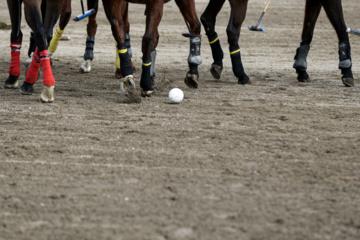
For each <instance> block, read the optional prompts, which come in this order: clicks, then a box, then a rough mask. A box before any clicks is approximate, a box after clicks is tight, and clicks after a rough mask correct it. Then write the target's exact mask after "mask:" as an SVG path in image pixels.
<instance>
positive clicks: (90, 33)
mask: <svg viewBox="0 0 360 240" xmlns="http://www.w3.org/2000/svg"><path fill="white" fill-rule="evenodd" d="M87 6H88V9H95V13H94V14H91V15H90V16H89V19H88V23H87V27H86V31H87V37H86V43H85V46H86V47H85V52H84V62H83V63H82V65H81V67H80V72H81V73H88V72H90V71H91V61H92V60H93V59H94V44H95V34H96V30H97V23H96V15H97V12H98V9H99V1H98V0H87Z"/></svg>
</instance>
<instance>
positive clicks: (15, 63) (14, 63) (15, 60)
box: [9, 43, 21, 77]
mask: <svg viewBox="0 0 360 240" xmlns="http://www.w3.org/2000/svg"><path fill="white" fill-rule="evenodd" d="M10 47H11V65H10V68H9V74H10V75H13V76H16V77H18V76H20V72H21V71H20V49H21V43H11V44H10Z"/></svg>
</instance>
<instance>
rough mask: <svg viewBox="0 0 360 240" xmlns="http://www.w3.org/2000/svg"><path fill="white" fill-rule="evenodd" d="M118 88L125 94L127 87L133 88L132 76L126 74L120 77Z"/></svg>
mask: <svg viewBox="0 0 360 240" xmlns="http://www.w3.org/2000/svg"><path fill="white" fill-rule="evenodd" d="M120 81H121V82H120V90H121V92H122V93H124V94H126V89H127V88H133V89H135V82H134V76H133V75H128V76H126V77H124V78H122V79H120Z"/></svg>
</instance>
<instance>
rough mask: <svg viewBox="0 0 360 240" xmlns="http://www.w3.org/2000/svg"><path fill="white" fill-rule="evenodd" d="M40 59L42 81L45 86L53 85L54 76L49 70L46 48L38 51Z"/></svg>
mask: <svg viewBox="0 0 360 240" xmlns="http://www.w3.org/2000/svg"><path fill="white" fill-rule="evenodd" d="M40 61H41V66H42V70H43V83H44V85H45V86H54V85H55V78H54V75H53V72H52V70H51V65H50V58H49V53H48V50H43V51H41V52H40Z"/></svg>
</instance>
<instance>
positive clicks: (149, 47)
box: [140, 0, 164, 97]
mask: <svg viewBox="0 0 360 240" xmlns="http://www.w3.org/2000/svg"><path fill="white" fill-rule="evenodd" d="M146 10H147V13H146V29H145V34H144V36H143V38H142V53H143V58H142V60H143V63H142V72H141V79H140V87H141V89H142V91H141V95H142V96H143V97H151V95H152V93H153V83H152V80H151V73H150V69H151V65H152V62H151V52H152V51H153V50H154V49H155V47H156V45H157V41H158V31H157V28H158V26H159V24H160V21H161V18H162V15H163V10H164V1H163V0H154V1H152V2H151V3H147V4H146Z"/></svg>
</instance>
